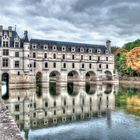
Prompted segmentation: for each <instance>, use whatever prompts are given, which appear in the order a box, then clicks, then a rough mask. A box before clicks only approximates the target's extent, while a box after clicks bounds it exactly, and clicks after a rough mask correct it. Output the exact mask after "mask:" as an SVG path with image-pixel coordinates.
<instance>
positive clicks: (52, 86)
mask: <svg viewBox="0 0 140 140" xmlns="http://www.w3.org/2000/svg"><path fill="white" fill-rule="evenodd" d="M59 80H60V73H59V72H58V71H52V72H51V73H50V75H49V92H50V94H51V95H52V96H57V95H59V94H60V86H59V84H60V83H59Z"/></svg>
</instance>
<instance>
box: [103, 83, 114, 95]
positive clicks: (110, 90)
mask: <svg viewBox="0 0 140 140" xmlns="http://www.w3.org/2000/svg"><path fill="white" fill-rule="evenodd" d="M112 87H113V85H112V84H106V85H105V91H104V93H105V94H110V93H111V92H112Z"/></svg>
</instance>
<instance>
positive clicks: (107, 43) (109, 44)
mask: <svg viewBox="0 0 140 140" xmlns="http://www.w3.org/2000/svg"><path fill="white" fill-rule="evenodd" d="M106 48H107V49H108V51H109V53H111V41H110V40H107V41H106Z"/></svg>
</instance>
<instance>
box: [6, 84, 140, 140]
mask: <svg viewBox="0 0 140 140" xmlns="http://www.w3.org/2000/svg"><path fill="white" fill-rule="evenodd" d="M87 86H88V87H86V88H85V87H77V86H76V87H72V85H70V88H71V87H72V88H73V89H72V90H71V89H69V88H68V87H61V88H60V87H59V89H58V88H56V89H57V92H55V93H56V95H54V93H52V94H51V93H50V91H49V89H47V88H45V89H42V93H41V95H36V94H35V89H24V90H23V89H22V90H12V91H10V92H9V93H10V94H9V97H8V99H5V98H4V99H5V100H4V101H5V104H6V106H7V108H8V109H9V110H10V112H11V114H12V116H13V117H14V118H15V120H16V123H17V125H18V127H19V128H20V130H21V133H22V134H23V135H24V136H25V137H26V138H27V139H28V140H140V89H139V87H126V86H124V85H120V86H117V85H111V84H108V85H90V86H89V85H87ZM68 89H69V90H68ZM58 91H59V92H58Z"/></svg>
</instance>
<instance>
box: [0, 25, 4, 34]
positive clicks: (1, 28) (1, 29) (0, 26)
mask: <svg viewBox="0 0 140 140" xmlns="http://www.w3.org/2000/svg"><path fill="white" fill-rule="evenodd" d="M2 32H3V26H2V25H0V36H2Z"/></svg>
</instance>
